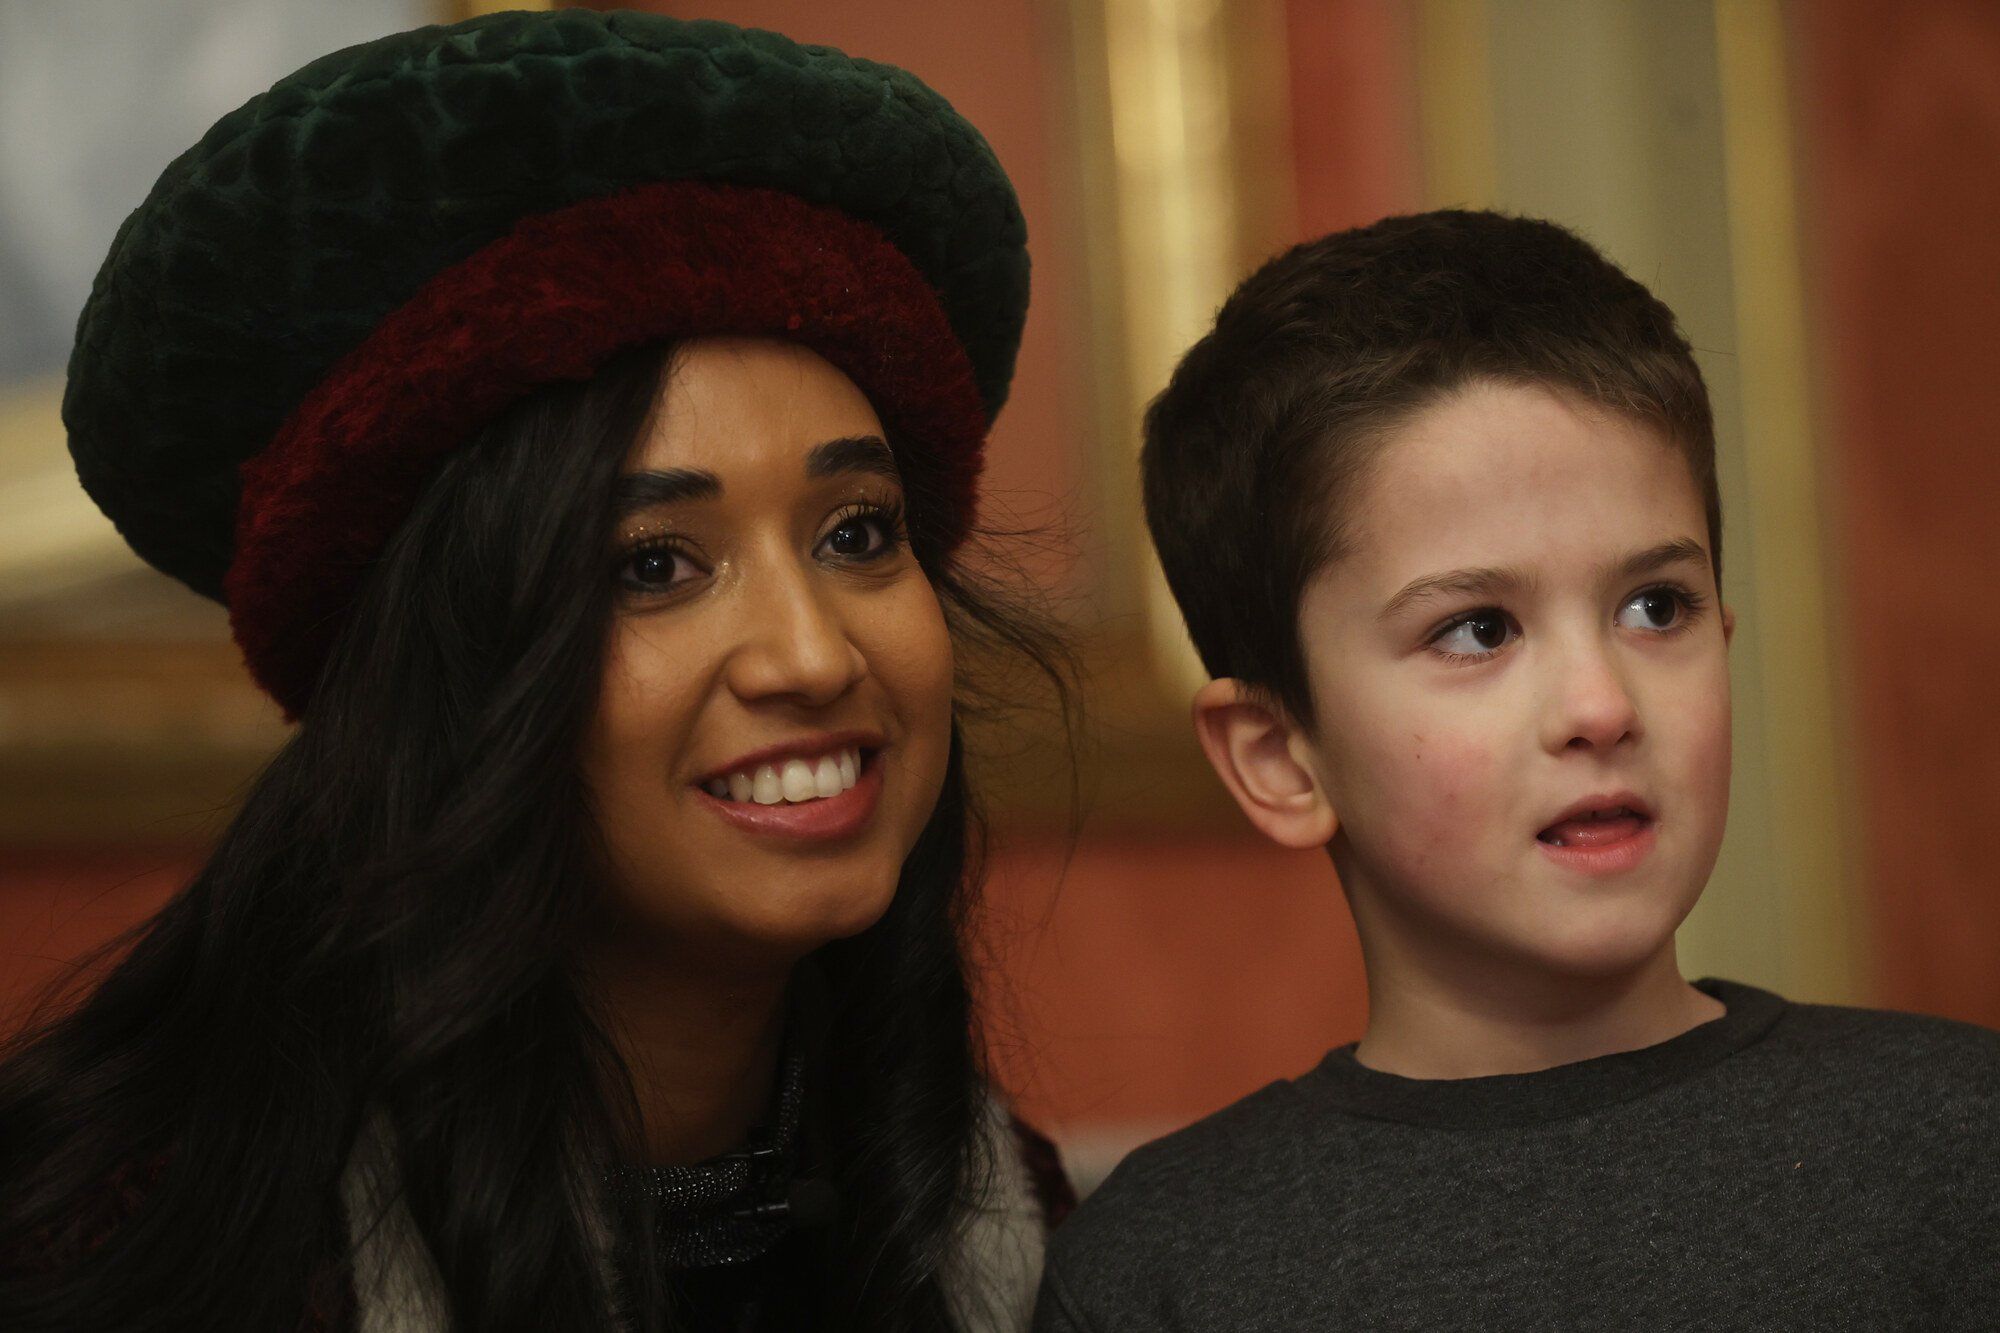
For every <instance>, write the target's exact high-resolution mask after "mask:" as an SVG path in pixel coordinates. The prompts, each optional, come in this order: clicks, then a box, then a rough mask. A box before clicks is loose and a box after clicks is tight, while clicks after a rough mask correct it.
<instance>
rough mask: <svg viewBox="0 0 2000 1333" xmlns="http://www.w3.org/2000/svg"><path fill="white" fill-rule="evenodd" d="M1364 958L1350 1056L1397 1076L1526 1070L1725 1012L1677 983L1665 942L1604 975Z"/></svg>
mask: <svg viewBox="0 0 2000 1333" xmlns="http://www.w3.org/2000/svg"><path fill="white" fill-rule="evenodd" d="M1363 951H1364V954H1369V955H1370V956H1369V957H1368V958H1367V962H1368V1004H1369V1016H1368V1031H1367V1034H1366V1035H1365V1036H1364V1037H1363V1038H1362V1039H1361V1044H1360V1045H1359V1046H1358V1047H1357V1048H1356V1050H1355V1052H1354V1056H1355V1059H1357V1060H1358V1061H1360V1062H1361V1063H1362V1064H1363V1065H1366V1066H1367V1067H1368V1068H1370V1069H1376V1070H1380V1071H1382V1072H1383V1073H1388V1074H1398V1075H1401V1076H1402V1077H1404V1078H1421V1079H1442V1078H1479V1077H1483V1076H1487V1075H1492V1074H1527V1073H1534V1072H1536V1071H1538V1070H1543V1069H1552V1068H1554V1067H1556V1066H1557V1065H1566V1064H1574V1063H1576V1062H1577V1061H1579V1060H1590V1059H1594V1058H1596V1057H1598V1056H1601V1055H1614V1054H1617V1053H1618V1052H1621V1051H1635V1050H1639V1049H1641V1048H1643V1047H1646V1046H1653V1045H1657V1044H1658V1043H1660V1042H1663V1041H1668V1040H1671V1039H1672V1038H1674V1037H1678V1036H1680V1035H1681V1034H1682V1033H1683V1032H1686V1031H1688V1030H1689V1029H1690V1028H1693V1027H1697V1026H1699V1025H1701V1024H1703V1023H1707V1022H1710V1021H1711V1020H1713V1019H1717V1018H1720V1017H1722V1015H1723V1013H1724V1012H1725V1006H1724V1005H1723V1004H1722V1002H1721V1001H1719V1000H1716V999H1714V998H1713V997H1712V996H1709V995H1706V994H1703V993H1702V992H1701V991H1698V990H1696V989H1695V988H1694V987H1692V986H1690V985H1689V984H1688V983H1687V982H1686V981H1685V980H1683V979H1682V977H1681V973H1680V966H1679V963H1678V962H1677V961H1676V959H1675V957H1674V945H1673V941H1672V939H1669V940H1668V941H1667V943H1666V945H1665V947H1664V948H1663V949H1662V950H1661V951H1660V952H1659V953H1657V954H1656V955H1654V957H1653V958H1651V959H1650V960H1648V961H1647V962H1646V963H1645V964H1643V965H1642V966H1640V967H1638V968H1635V969H1633V970H1631V971H1629V972H1623V973H1619V974H1617V975H1616V976H1607V977H1574V976H1552V975H1549V974H1548V973H1546V972H1537V971H1536V970H1535V969H1533V968H1532V967H1527V966H1522V965H1514V966H1508V965H1503V964H1499V963H1491V964H1488V965H1485V966H1481V965H1479V964H1477V963H1473V964H1470V965H1468V962H1467V960H1464V959H1458V960H1453V961H1452V962H1451V963H1450V965H1449V966H1446V967H1427V966H1425V965H1424V962H1423V961H1422V960H1417V959H1406V958H1398V959H1393V960H1392V959H1388V958H1383V957H1379V956H1375V955H1376V954H1378V953H1379V950H1376V951H1370V950H1368V949H1367V948H1366V941H1365V940H1364V950H1363ZM1439 961H1440V962H1442V960H1439Z"/></svg>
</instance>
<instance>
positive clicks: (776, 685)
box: [727, 570, 868, 706]
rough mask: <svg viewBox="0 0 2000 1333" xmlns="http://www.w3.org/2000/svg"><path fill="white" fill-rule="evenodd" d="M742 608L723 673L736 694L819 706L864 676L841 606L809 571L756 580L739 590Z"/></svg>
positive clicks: (862, 659)
mask: <svg viewBox="0 0 2000 1333" xmlns="http://www.w3.org/2000/svg"><path fill="white" fill-rule="evenodd" d="M741 606H742V612H743V618H742V621H741V637H740V640H739V642H738V644H737V647H736V649H735V651H734V652H733V653H732V654H731V655H730V662H729V670H728V673H727V679H728V682H729V688H730V689H731V691H732V692H734V693H735V694H736V696H737V697H738V698H740V699H744V700H758V699H774V698H790V699H793V700H795V701H797V702H799V703H802V704H808V705H812V706H819V705H823V704H828V703H831V702H833V701H834V700H835V699H838V698H839V697H840V696H841V695H843V694H845V693H846V692H847V691H848V690H850V689H852V688H853V687H854V685H855V683H856V682H858V681H859V680H861V679H862V678H863V677H864V676H866V675H867V674H868V661H867V659H866V658H865V657H863V656H862V654H861V650H860V649H859V648H858V647H856V646H855V644H854V641H853V639H852V638H850V637H849V635H848V632H847V625H846V622H845V620H844V619H843V617H842V616H841V614H840V609H839V608H838V607H837V606H835V605H834V604H833V603H832V599H831V597H830V596H829V593H828V590H826V589H823V588H819V587H816V586H815V581H814V579H813V576H812V574H811V573H810V572H808V571H803V570H798V571H788V572H786V573H785V574H784V575H782V576H774V577H771V578H766V579H759V580H757V581H756V582H755V583H754V584H752V585H750V586H746V587H745V588H744V589H743V596H742V599H741Z"/></svg>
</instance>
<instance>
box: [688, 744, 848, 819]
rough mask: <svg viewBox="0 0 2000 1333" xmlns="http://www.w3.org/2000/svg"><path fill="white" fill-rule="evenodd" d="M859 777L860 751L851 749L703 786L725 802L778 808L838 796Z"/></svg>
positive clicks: (762, 767) (762, 768) (763, 767)
mask: <svg viewBox="0 0 2000 1333" xmlns="http://www.w3.org/2000/svg"><path fill="white" fill-rule="evenodd" d="M860 776H861V751H860V750H859V749H856V748H852V747H850V748H848V749H845V750H839V751H836V752H835V753H833V754H827V755H821V756H820V757H819V758H818V759H813V760H808V759H787V760H786V761H785V762H784V763H783V764H760V765H759V766H758V767H757V770H756V771H755V772H754V773H731V774H730V775H729V776H728V777H727V778H710V779H709V780H708V781H707V782H705V783H703V784H702V786H703V789H704V790H706V791H707V792H708V794H709V795H711V796H715V797H719V798H721V799H723V800H726V801H754V802H756V803H757V804H758V805H777V804H779V803H780V802H785V801H790V802H793V803H797V802H800V801H819V800H824V799H826V798H827V797H829V796H838V795H840V794H841V793H842V792H844V791H846V790H847V789H848V788H849V787H852V786H853V785H854V784H855V782H856V780H858V779H859V778H860Z"/></svg>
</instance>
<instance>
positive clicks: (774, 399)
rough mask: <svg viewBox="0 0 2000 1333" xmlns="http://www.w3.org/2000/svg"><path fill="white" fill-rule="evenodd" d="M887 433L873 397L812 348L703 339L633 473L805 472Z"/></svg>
mask: <svg viewBox="0 0 2000 1333" xmlns="http://www.w3.org/2000/svg"><path fill="white" fill-rule="evenodd" d="M881 434H882V424H881V421H880V420H879V419H878V418H877V416H876V414H875V411H874V408H873V407H872V406H870V404H869V402H868V399H867V397H866V395H864V394H863V393H862V392H861V390H860V389H859V388H858V387H857V386H856V385H855V383H854V381H852V380H850V379H849V378H848V377H847V376H846V375H844V374H842V373H841V371H840V370H839V369H838V368H836V367H835V366H834V365H832V364H831V363H830V362H828V361H827V360H826V359H825V358H823V357H821V356H820V355H819V354H818V353H816V352H814V351H813V350H812V349H810V348H808V347H805V346H802V345H800V344H798V343H792V342H786V341H783V340H780V339H775V338H733V337H732V338H701V339H696V340H694V341H692V342H690V343H688V344H686V345H684V346H683V347H681V348H680V349H678V351H677V353H676V355H675V357H674V359H673V363H672V366H671V369H670V372H669V374H668V376H667V379H666V382H665V384H664V385H663V387H662V389H661V393H660V401H659V406H658V409H657V410H656V411H655V412H654V414H653V418H652V420H651V422H650V423H649V427H648V429H647V431H646V433H645V434H644V435H643V436H642V437H641V438H640V439H639V441H638V442H637V444H636V445H635V447H634V449H633V453H632V457H631V459H630V460H629V467H630V468H631V469H633V470H640V469H665V468H699V469H701V470H703V471H709V472H714V473H716V474H718V475H727V474H729V473H732V472H743V471H746V470H757V471H761V470H763V469H766V468H771V467H787V468H788V470H797V469H798V468H799V467H800V466H802V464H803V462H804V460H805V458H806V456H807V455H808V454H809V453H810V452H811V451H812V450H813V449H814V448H815V447H816V446H818V445H821V444H823V443H824V442H826V441H828V440H832V439H842V438H859V437H865V436H878V437H879V436H880V435H881Z"/></svg>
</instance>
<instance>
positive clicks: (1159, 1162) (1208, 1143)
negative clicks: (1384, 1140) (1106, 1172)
mask: <svg viewBox="0 0 2000 1333" xmlns="http://www.w3.org/2000/svg"><path fill="white" fill-rule="evenodd" d="M1310 1078H1311V1076H1310V1075H1307V1076H1306V1077H1305V1078H1303V1079H1285V1080H1280V1081H1278V1082H1275V1083H1271V1084H1268V1085H1267V1086H1265V1087H1263V1088H1261V1089H1259V1090H1258V1091H1256V1092H1253V1093H1251V1094H1250V1095H1249V1096H1247V1097H1244V1098H1242V1099H1241V1100H1240V1101H1237V1102H1234V1103H1232V1104H1230V1105H1229V1106H1226V1107H1224V1108H1222V1109H1221V1110H1219V1111H1216V1112H1214V1113H1213V1114H1211V1115H1208V1116H1205V1117H1203V1118H1202V1119H1200V1120H1197V1121H1195V1122H1194V1123H1193V1124H1191V1125H1188V1126H1187V1127H1186V1128H1184V1129H1180V1130H1176V1131H1175V1132H1174V1133H1171V1134H1168V1135H1166V1136H1164V1137H1162V1138H1158V1139H1155V1140H1153V1141H1152V1142H1151V1143H1147V1144H1145V1145H1143V1146H1141V1147H1138V1148H1135V1149H1133V1150H1132V1152H1130V1153H1129V1154H1127V1155H1126V1157H1125V1159H1124V1160H1123V1161H1122V1162H1120V1163H1119V1164H1118V1167H1117V1169H1116V1170H1114V1171H1113V1172H1112V1173H1111V1174H1110V1176H1108V1177H1107V1178H1106V1179H1105V1181H1104V1183H1103V1184H1101V1185H1099V1186H1098V1187H1097V1189H1095V1190H1094V1191H1092V1192H1091V1194H1090V1196H1089V1197H1088V1198H1087V1199H1085V1200H1084V1201H1083V1203H1082V1204H1081V1205H1080V1206H1079V1207H1078V1208H1077V1210H1076V1213H1075V1215H1074V1216H1072V1217H1071V1218H1070V1219H1069V1221H1068V1222H1066V1223H1064V1224H1063V1226H1062V1228H1061V1229H1060V1230H1059V1231H1057V1232H1056V1235H1055V1241H1054V1243H1055V1245H1056V1246H1057V1247H1058V1249H1059V1250H1060V1251H1061V1252H1063V1253H1064V1254H1065V1255H1068V1256H1071V1257H1072V1259H1073V1261H1074V1262H1077V1263H1079V1264H1084V1263H1088V1264H1089V1265H1090V1266H1091V1267H1093V1268H1096V1267H1098V1266H1099V1261H1100V1260H1102V1259H1105V1258H1108V1257H1109V1256H1110V1254H1111V1253H1117V1254H1121V1255H1122V1254H1128V1253H1130V1252H1131V1251H1132V1250H1133V1248H1134V1241H1135V1239H1137V1238H1141V1237H1143V1243H1144V1245H1145V1246H1146V1248H1147V1249H1148V1250H1149V1251H1150V1252H1151V1254H1152V1256H1153V1258H1154V1259H1155V1261H1157V1260H1158V1258H1159V1256H1160V1255H1162V1254H1172V1253H1173V1252H1175V1251H1177V1250H1182V1249H1186V1250H1187V1251H1189V1252H1199V1251H1200V1250H1201V1249H1202V1248H1203V1247H1204V1246H1205V1244H1206V1241H1205V1239H1204V1238H1206V1237H1212V1236H1214V1235H1216V1234H1217V1233H1218V1232H1223V1233H1229V1232H1233V1231H1236V1230H1238V1229H1240V1228H1241V1227H1242V1226H1245V1225H1255V1224H1256V1223H1257V1222H1259V1221H1261V1220H1263V1219H1265V1218H1268V1217H1269V1216H1270V1215H1271V1214H1272V1213H1273V1212H1274V1211H1282V1210H1283V1208H1284V1207H1285V1203H1286V1201H1287V1198H1288V1196H1290V1195H1291V1194H1293V1193H1294V1192H1296V1191H1297V1190H1298V1188H1299V1187H1300V1185H1301V1183H1302V1182H1304V1181H1307V1180H1310V1179H1313V1178H1315V1177H1318V1176H1319V1175H1320V1174H1321V1173H1324V1172H1325V1171H1327V1170H1328V1169H1329V1168H1330V1167H1331V1168H1334V1169H1338V1165H1339V1159H1340V1155H1341V1154H1340V1139H1341V1138H1342V1137H1343V1135H1342V1130H1343V1128H1344V1124H1343V1121H1342V1118H1341V1117H1337V1116H1334V1117H1330V1116H1327V1115H1326V1114H1325V1112H1324V1108H1321V1107H1318V1106H1316V1105H1315V1104H1314V1102H1313V1099H1312V1097H1311V1095H1310V1093H1309V1092H1308V1090H1307V1084H1308V1082H1309V1080H1310ZM1309 1163H1310V1167H1309V1166H1308V1164H1309Z"/></svg>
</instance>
